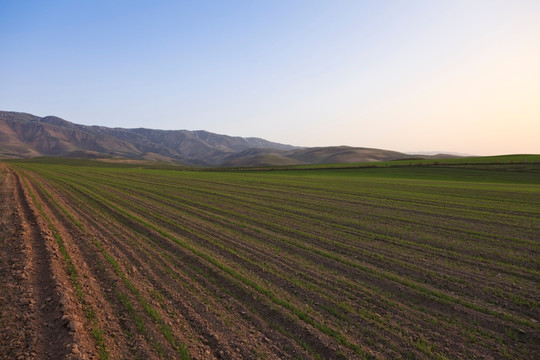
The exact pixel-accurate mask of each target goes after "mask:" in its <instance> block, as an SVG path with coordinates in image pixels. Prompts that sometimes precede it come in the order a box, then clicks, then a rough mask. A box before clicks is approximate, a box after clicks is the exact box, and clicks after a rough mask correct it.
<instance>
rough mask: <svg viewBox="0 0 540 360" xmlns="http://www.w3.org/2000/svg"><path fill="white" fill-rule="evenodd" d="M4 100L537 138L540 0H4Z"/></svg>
mask: <svg viewBox="0 0 540 360" xmlns="http://www.w3.org/2000/svg"><path fill="white" fill-rule="evenodd" d="M0 49H1V50H0V110H5V111H19V112H26V113H31V114H34V115H37V116H47V115H55V116H59V117H61V118H63V119H66V120H68V121H71V122H75V123H78V124H85V125H103V126H109V127H126V128H136V127H147V128H154V129H172V130H176V129H187V130H207V131H211V132H215V133H219V134H227V135H233V136H243V137H262V138H265V139H267V140H271V141H276V142H280V143H286V144H292V145H297V146H332V145H349V146H359V147H373V148H381V149H388V150H396V151H403V152H427V151H434V152H453V153H461V154H472V155H498V154H509V153H531V154H532V153H534V154H538V153H540V1H538V0H530V1H526V0H507V1H497V0H490V1H481V0H465V1H461V0H438V1H431V0H425V1H414V0H411V1H384V0H377V1H361V0H352V1H343V0H328V1H319V0H305V1H304V0H285V1H281V0H252V1H247V0H246V1H236V0H229V1H221V0H219V1H218V0H216V1H208V0H197V1H159V0H156V1H142V0H129V1H126V0H93V1H83V0H66V1H56V0H48V1H39V0H38V1H32V0H28V1H18V0H0Z"/></svg>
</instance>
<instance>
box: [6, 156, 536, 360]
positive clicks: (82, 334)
mask: <svg viewBox="0 0 540 360" xmlns="http://www.w3.org/2000/svg"><path fill="white" fill-rule="evenodd" d="M0 183H1V184H2V187H1V192H0V233H1V234H2V235H0V260H1V263H0V270H1V272H2V274H3V275H2V277H1V279H0V310H1V311H2V312H1V317H0V354H1V355H5V358H9V359H11V358H19V356H22V357H21V358H30V359H32V358H36V359H40V358H49V357H50V358H74V359H75V358H87V359H109V358H110V359H150V358H165V359H173V358H178V359H189V358H195V359H213V358H217V359H289V358H290V359H357V358H358V359H362V358H375V359H394V358H407V359H417V358H418V359H422V358H426V359H431V358H434V359H461V358H488V359H489V358H495V359H505V358H507V359H519V358H523V359H538V356H539V354H540V325H539V323H538V321H539V320H540V315H539V314H540V311H539V308H538V303H539V302H540V282H539V280H540V251H539V250H540V164H538V163H529V164H527V165H526V166H525V165H518V164H502V165H500V166H497V167H495V168H493V169H489V166H484V167H478V168H475V167H474V166H473V165H469V166H467V167H436V166H429V167H417V168H416V167H407V168H390V167H389V168H373V169H371V168H370V169H361V168H359V169H335V170H332V169H326V170H324V169H320V170H282V171H279V170H276V171H185V170H173V169H150V168H144V167H143V168H137V167H136V166H133V167H120V166H112V165H107V166H105V165H99V164H96V163H92V162H90V161H89V162H87V163H81V164H73V165H65V164H60V163H46V162H42V163H38V162H36V163H32V162H28V163H24V162H19V163H7V164H4V165H2V164H0ZM4 275H5V276H4Z"/></svg>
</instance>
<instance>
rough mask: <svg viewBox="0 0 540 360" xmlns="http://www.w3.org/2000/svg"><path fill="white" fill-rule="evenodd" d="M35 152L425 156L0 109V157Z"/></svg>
mask: <svg viewBox="0 0 540 360" xmlns="http://www.w3.org/2000/svg"><path fill="white" fill-rule="evenodd" d="M39 156H58V157H71V158H96V159H100V158H101V159H129V160H146V161H166V162H174V163H179V164H184V165H191V166H220V167H247V166H267V165H268V166H270V165H301V164H325V163H356V162H367V161H386V160H397V159H403V158H411V157H415V158H418V157H426V156H421V155H408V154H404V153H401V152H396V151H390V150H381V149H371V148H359V147H348V146H331V147H316V148H301V147H297V146H292V145H285V144H279V143H275V142H271V141H267V140H264V139H261V138H254V137H249V138H243V137H233V136H227V135H218V134H214V133H211V132H208V131H202V130H200V131H188V130H154V129H146V128H136V129H125V128H109V127H104V126H86V125H79V124H75V123H72V122H69V121H66V120H64V119H61V118H58V117H55V116H46V117H39V116H35V115H31V114H26V113H20V112H8V111H0V158H4V159H6V158H7V159H9V158H11V159H17V158H32V157H39ZM427 157H452V156H451V155H435V156H427Z"/></svg>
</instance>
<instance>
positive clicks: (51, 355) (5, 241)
mask: <svg viewBox="0 0 540 360" xmlns="http://www.w3.org/2000/svg"><path fill="white" fill-rule="evenodd" d="M0 182H1V184H2V186H1V191H0V204H1V207H0V230H1V232H0V233H1V235H0V271H1V273H2V275H3V276H2V277H1V281H0V314H1V318H0V321H1V322H0V337H1V338H3V339H7V341H2V342H0V357H1V358H2V359H4V358H5V359H64V358H66V357H67V355H68V354H67V351H66V349H70V348H71V347H72V343H73V336H72V333H71V332H70V328H69V323H66V321H65V320H66V319H65V318H62V316H63V312H62V309H63V307H62V304H61V303H60V302H61V298H62V293H64V292H65V290H66V289H61V288H59V286H58V284H57V282H56V281H55V272H57V270H54V269H53V264H52V259H53V257H54V256H55V254H54V252H53V251H52V248H51V246H50V245H51V244H50V243H51V241H53V239H52V237H51V236H50V234H49V232H48V231H47V230H44V229H43V226H42V225H41V224H40V223H39V221H38V219H37V217H36V213H35V210H34V209H33V205H32V204H31V203H30V202H29V200H28V198H27V195H26V194H25V192H24V190H23V186H22V183H21V179H20V178H19V176H18V175H17V174H15V173H14V172H13V171H11V170H10V169H8V168H7V167H5V166H4V165H1V164H0Z"/></svg>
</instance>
